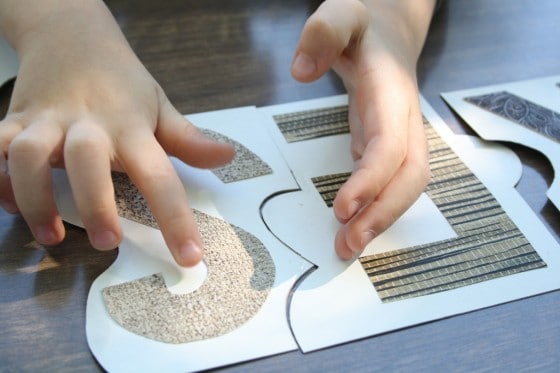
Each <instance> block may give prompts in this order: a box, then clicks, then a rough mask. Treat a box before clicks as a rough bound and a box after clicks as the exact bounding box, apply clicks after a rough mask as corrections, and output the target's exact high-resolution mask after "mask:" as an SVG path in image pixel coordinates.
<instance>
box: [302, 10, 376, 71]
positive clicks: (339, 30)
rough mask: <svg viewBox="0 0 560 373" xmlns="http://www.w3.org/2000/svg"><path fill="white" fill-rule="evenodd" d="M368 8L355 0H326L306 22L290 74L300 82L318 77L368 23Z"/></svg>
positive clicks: (353, 42) (363, 30)
mask: <svg viewBox="0 0 560 373" xmlns="http://www.w3.org/2000/svg"><path fill="white" fill-rule="evenodd" d="M368 21H369V17H368V12H367V8H366V7H365V5H364V4H362V3H361V2H360V1H358V0H351V1H348V0H327V1H325V2H323V3H322V4H321V5H320V6H319V8H317V10H316V11H315V13H313V14H312V15H311V16H310V17H309V19H308V20H307V22H306V23H305V25H304V26H303V30H302V33H301V36H300V39H299V42H298V45H297V47H296V52H295V54H294V59H293V61H292V75H293V77H294V78H295V79H297V80H299V81H302V82H310V81H313V80H316V79H318V78H319V77H321V76H322V75H323V74H324V73H326V72H327V71H328V70H329V69H330V67H331V66H332V65H333V64H334V63H335V61H336V60H337V58H338V57H339V56H340V55H342V53H343V52H344V51H345V50H346V49H347V48H349V47H351V46H353V45H354V44H355V43H356V41H357V40H359V39H360V38H361V37H362V36H363V34H364V32H365V30H366V29H367V26H368Z"/></svg>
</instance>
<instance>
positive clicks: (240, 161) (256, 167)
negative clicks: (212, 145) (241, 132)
mask: <svg viewBox="0 0 560 373" xmlns="http://www.w3.org/2000/svg"><path fill="white" fill-rule="evenodd" d="M200 131H201V132H202V133H204V134H205V135H206V136H208V137H209V138H211V139H214V140H217V141H220V142H225V143H228V144H231V145H233V147H234V148H235V157H234V158H233V160H232V161H231V162H230V163H228V164H227V165H225V166H222V167H218V168H213V169H212V172H213V173H214V175H216V176H217V177H218V178H219V179H220V180H222V181H223V182H224V183H232V182H235V181H240V180H245V179H251V178H255V177H259V176H263V175H268V174H271V173H272V169H271V168H270V166H269V165H268V164H266V163H265V162H264V161H263V160H262V159H261V158H260V157H259V156H258V155H256V154H255V153H253V152H252V151H250V150H249V149H247V148H246V147H245V146H243V145H241V144H240V143H239V142H237V141H234V140H232V139H231V138H229V137H227V136H225V135H223V134H221V133H218V132H215V131H212V130H209V129H206V128H201V129H200Z"/></svg>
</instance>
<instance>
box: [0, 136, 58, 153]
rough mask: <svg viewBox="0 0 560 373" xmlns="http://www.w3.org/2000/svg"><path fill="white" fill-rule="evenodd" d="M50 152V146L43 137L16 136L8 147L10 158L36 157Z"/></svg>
mask: <svg viewBox="0 0 560 373" xmlns="http://www.w3.org/2000/svg"><path fill="white" fill-rule="evenodd" d="M49 152H50V145H49V144H48V142H47V141H45V139H43V138H41V137H32V136H16V137H15V138H14V139H13V140H12V141H11V143H10V144H9V146H8V154H9V156H10V157H23V156H34V155H37V154H48V153H49Z"/></svg>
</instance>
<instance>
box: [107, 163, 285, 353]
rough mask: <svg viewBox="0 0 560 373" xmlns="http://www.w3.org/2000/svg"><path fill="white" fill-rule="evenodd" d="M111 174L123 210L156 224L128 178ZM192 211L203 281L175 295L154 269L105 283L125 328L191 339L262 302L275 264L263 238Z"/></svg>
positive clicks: (229, 325) (221, 329) (220, 330)
mask: <svg viewBox="0 0 560 373" xmlns="http://www.w3.org/2000/svg"><path fill="white" fill-rule="evenodd" d="M113 179H114V184H115V191H116V198H117V202H118V206H119V213H120V214H121V216H123V217H126V218H128V219H131V220H134V221H136V222H139V223H142V224H145V225H149V226H152V227H157V225H155V220H154V218H153V216H152V214H151V212H150V211H149V209H148V207H147V205H146V203H145V201H144V200H143V198H142V197H141V196H140V193H139V192H138V191H137V190H136V188H135V187H134V185H133V184H132V183H130V182H129V180H128V178H127V177H126V176H124V175H122V174H114V177H113ZM194 214H195V218H196V221H197V224H198V227H199V230H200V233H201V235H202V239H203V242H204V245H205V262H206V265H207V268H208V276H207V278H206V280H205V282H204V283H203V284H202V285H201V286H200V287H199V288H198V289H197V290H195V291H193V292H191V293H188V294H179V295H178V294H172V293H170V292H169V291H168V289H167V287H166V286H165V283H164V280H163V278H162V276H161V275H160V274H154V275H152V276H148V277H145V278H141V279H138V280H134V281H130V282H126V283H123V284H118V285H114V286H110V287H107V288H105V289H103V299H104V301H105V305H106V308H107V310H108V312H109V314H110V315H111V317H112V318H113V319H114V320H115V321H116V322H117V323H119V324H120V325H121V326H122V327H124V328H125V329H127V330H129V331H131V332H133V333H136V334H139V335H142V336H145V337H147V338H151V339H154V340H157V341H161V342H166V343H186V342H192V341H196V340H201V339H207V338H212V337H217V336H220V335H223V334H225V333H228V332H230V331H232V330H234V329H236V328H238V327H239V326H241V325H243V324H244V323H245V322H246V321H247V320H249V319H250V318H251V317H252V316H254V315H255V314H256V313H257V312H258V310H259V309H260V308H261V306H262V305H263V303H264V302H265V300H266V298H267V296H268V294H269V292H270V290H271V288H272V286H273V284H274V279H275V273H276V268H275V265H274V262H273V260H272V258H271V256H270V254H269V252H268V250H267V249H266V248H265V247H264V245H263V244H262V243H261V241H260V240H259V239H257V238H256V237H254V236H253V235H251V234H249V233H248V232H246V231H244V230H243V229H241V228H239V227H236V226H233V225H231V224H229V223H227V222H225V221H224V220H222V219H218V218H215V217H212V216H210V215H207V214H204V213H202V212H200V211H196V210H194Z"/></svg>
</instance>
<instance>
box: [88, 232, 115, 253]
mask: <svg viewBox="0 0 560 373" xmlns="http://www.w3.org/2000/svg"><path fill="white" fill-rule="evenodd" d="M93 245H94V246H95V247H96V248H98V249H103V250H110V249H114V248H115V247H117V246H118V242H117V235H116V234H115V233H113V232H111V231H103V232H96V233H95V234H94V235H93Z"/></svg>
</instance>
